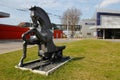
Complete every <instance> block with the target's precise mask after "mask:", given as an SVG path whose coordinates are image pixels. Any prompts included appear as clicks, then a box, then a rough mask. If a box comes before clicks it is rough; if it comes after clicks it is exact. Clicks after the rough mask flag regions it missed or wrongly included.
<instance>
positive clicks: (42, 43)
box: [19, 6, 65, 67]
mask: <svg viewBox="0 0 120 80" xmlns="http://www.w3.org/2000/svg"><path fill="white" fill-rule="evenodd" d="M30 11H31V18H32V22H33V29H30V30H29V31H27V32H25V33H24V34H23V35H22V39H23V40H24V43H23V56H22V58H21V60H20V63H19V66H20V67H22V66H24V64H23V60H24V59H25V58H26V52H27V45H30V44H37V45H38V47H39V48H38V49H39V50H38V56H40V57H41V60H43V61H44V60H48V61H50V62H55V61H56V60H60V59H62V57H63V55H62V51H63V49H65V46H59V47H58V46H55V44H54V43H53V33H52V32H51V29H52V24H51V22H50V19H49V17H48V15H47V13H46V12H45V11H44V10H43V9H41V8H40V7H36V6H34V7H32V8H31V9H30ZM38 26H41V30H40V31H38V30H37V28H38ZM31 34H34V35H35V36H36V38H35V39H34V38H33V39H27V35H31Z"/></svg>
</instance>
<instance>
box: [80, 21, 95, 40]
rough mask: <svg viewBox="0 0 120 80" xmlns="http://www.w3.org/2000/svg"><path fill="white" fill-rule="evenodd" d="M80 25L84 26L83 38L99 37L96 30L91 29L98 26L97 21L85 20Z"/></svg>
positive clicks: (82, 29)
mask: <svg viewBox="0 0 120 80" xmlns="http://www.w3.org/2000/svg"><path fill="white" fill-rule="evenodd" d="M80 24H81V25H82V28H81V35H82V38H95V37H96V36H97V35H96V29H90V28H91V27H93V26H95V25H96V20H95V19H83V20H81V22H80Z"/></svg>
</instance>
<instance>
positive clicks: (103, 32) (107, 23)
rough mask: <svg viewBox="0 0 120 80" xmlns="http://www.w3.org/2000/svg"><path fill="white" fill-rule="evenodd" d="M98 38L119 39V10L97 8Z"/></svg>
mask: <svg viewBox="0 0 120 80" xmlns="http://www.w3.org/2000/svg"><path fill="white" fill-rule="evenodd" d="M91 29H96V30H97V36H98V38H102V39H113V38H114V39H120V11H110V10H97V12H96V26H94V27H91Z"/></svg>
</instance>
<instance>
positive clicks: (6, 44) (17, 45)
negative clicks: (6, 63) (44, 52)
mask: <svg viewBox="0 0 120 80" xmlns="http://www.w3.org/2000/svg"><path fill="white" fill-rule="evenodd" d="M76 40H77V39H55V40H54V42H72V41H76ZM33 46H34V45H33ZM29 47H32V46H29ZM19 49H22V41H19V40H17V41H16V40H12V41H11V40H10V41H9V40H0V54H3V53H7V52H11V51H16V50H19Z"/></svg>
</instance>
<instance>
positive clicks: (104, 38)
mask: <svg viewBox="0 0 120 80" xmlns="http://www.w3.org/2000/svg"><path fill="white" fill-rule="evenodd" d="M103 39H105V29H103Z"/></svg>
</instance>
